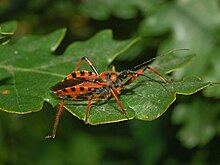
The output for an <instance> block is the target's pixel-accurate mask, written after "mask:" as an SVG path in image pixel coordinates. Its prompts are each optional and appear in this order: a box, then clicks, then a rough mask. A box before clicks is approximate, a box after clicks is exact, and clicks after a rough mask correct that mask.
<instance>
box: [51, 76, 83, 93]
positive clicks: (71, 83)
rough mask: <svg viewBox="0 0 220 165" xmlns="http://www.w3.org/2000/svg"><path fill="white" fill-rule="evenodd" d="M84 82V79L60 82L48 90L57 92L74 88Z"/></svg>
mask: <svg viewBox="0 0 220 165" xmlns="http://www.w3.org/2000/svg"><path fill="white" fill-rule="evenodd" d="M84 81H85V80H84V79H76V78H75V79H69V80H65V81H61V82H59V83H57V84H56V85H54V86H52V87H51V88H50V90H52V91H58V90H61V89H65V88H67V87H71V86H75V85H78V84H81V83H83V82H84Z"/></svg>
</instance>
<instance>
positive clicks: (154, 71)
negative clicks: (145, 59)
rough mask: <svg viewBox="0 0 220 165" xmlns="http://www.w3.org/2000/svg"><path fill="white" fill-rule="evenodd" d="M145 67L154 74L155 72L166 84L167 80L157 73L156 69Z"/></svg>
mask: <svg viewBox="0 0 220 165" xmlns="http://www.w3.org/2000/svg"><path fill="white" fill-rule="evenodd" d="M147 69H149V70H150V71H151V72H153V73H154V74H156V75H157V76H159V77H160V78H161V79H162V80H163V81H164V82H165V83H166V84H167V83H168V80H166V79H165V78H164V77H163V76H162V75H161V74H160V73H158V72H157V71H156V70H154V69H153V68H151V67H149V66H147Z"/></svg>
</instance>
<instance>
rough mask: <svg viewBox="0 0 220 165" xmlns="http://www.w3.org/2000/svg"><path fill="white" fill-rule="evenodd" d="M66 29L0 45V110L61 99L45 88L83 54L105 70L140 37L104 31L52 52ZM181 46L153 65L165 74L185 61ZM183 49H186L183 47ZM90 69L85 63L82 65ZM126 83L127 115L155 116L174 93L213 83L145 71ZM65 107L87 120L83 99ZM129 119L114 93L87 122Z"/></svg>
mask: <svg viewBox="0 0 220 165" xmlns="http://www.w3.org/2000/svg"><path fill="white" fill-rule="evenodd" d="M65 31H66V30H65V29H61V30H57V31H55V32H53V33H50V34H48V35H46V36H28V37H24V38H23V39H21V40H19V41H18V42H17V43H15V44H13V45H2V46H0V52H1V53H2V54H1V57H0V58H1V59H0V61H1V62H0V70H1V72H4V71H6V72H5V74H3V76H2V77H0V80H2V85H1V86H0V95H1V97H0V109H1V110H3V111H6V112H11V113H18V114H24V113H30V112H34V111H39V110H40V109H41V108H42V106H43V101H47V102H49V103H51V104H52V105H56V104H58V103H59V102H60V101H61V100H60V99H58V98H56V96H55V95H54V94H53V93H52V92H51V91H50V90H49V88H50V87H51V86H53V85H54V84H56V83H57V82H59V81H61V80H62V79H63V78H64V77H65V76H66V75H67V74H69V73H71V71H72V70H73V69H74V67H75V66H76V65H77V63H78V62H79V60H80V59H81V58H82V57H83V56H87V57H88V58H89V59H91V61H92V62H93V64H94V66H95V67H96V68H97V70H98V71H99V72H100V73H101V72H103V71H106V70H109V67H108V66H109V65H110V64H111V63H112V62H113V61H114V60H115V59H116V57H117V56H118V55H120V54H121V53H123V52H124V51H125V50H127V49H128V48H129V47H131V46H132V45H133V44H135V43H136V42H137V41H138V40H139V39H140V38H134V39H129V40H124V41H115V40H113V39H112V32H111V31H110V30H104V31H101V32H99V33H97V34H96V35H95V36H94V37H92V38H91V39H89V40H87V41H85V42H75V43H73V44H71V45H70V46H69V47H68V48H67V49H66V51H65V52H64V54H63V55H62V56H54V55H52V52H53V51H54V50H55V49H56V48H57V47H58V45H59V44H60V42H61V40H62V38H63V37H64V34H65ZM181 52H182V51H172V52H169V53H168V54H166V55H163V56H161V57H159V58H157V59H156V60H155V61H154V62H153V63H152V67H153V68H155V69H156V70H158V71H159V72H160V73H161V74H163V75H164V76H165V77H167V79H169V77H168V76H166V75H165V74H166V73H170V72H172V71H174V70H176V69H177V68H179V67H180V66H183V65H185V64H186V63H188V62H189V61H190V60H191V59H192V58H193V57H194V55H191V54H190V52H188V51H186V52H188V53H185V56H180V55H179V53H181ZM184 52H185V51H184ZM81 69H82V70H85V69H87V70H90V67H89V66H87V65H86V64H85V63H83V65H82V66H81V67H80V70H81ZM146 76H147V77H145V76H140V77H139V78H138V79H137V81H135V82H134V83H132V84H131V85H130V86H128V88H126V89H123V90H122V94H121V95H120V96H119V99H120V101H121V103H122V105H123V107H124V108H125V110H126V111H127V112H128V117H129V118H130V119H133V118H136V119H140V120H154V119H156V118H158V117H159V116H160V115H162V114H163V113H164V112H165V111H166V110H167V108H168V107H169V106H170V105H171V103H172V102H173V101H174V100H175V98H176V94H185V95H188V94H192V93H194V92H196V91H199V90H201V89H203V88H205V87H206V86H208V85H211V83H204V82H202V81H200V80H197V79H195V78H188V79H184V80H182V81H178V82H176V81H172V80H170V82H169V83H168V84H165V83H163V82H161V80H160V79H158V76H156V75H155V74H153V73H152V72H150V71H146ZM65 103H66V104H65V107H66V109H67V110H68V111H69V112H70V113H72V114H73V115H75V116H77V117H78V118H79V119H82V120H85V111H86V108H87V101H65ZM122 120H127V118H126V117H125V116H124V115H123V113H122V112H121V109H120V107H119V106H118V104H117V102H116V101H115V99H114V98H110V100H109V101H107V102H106V101H100V102H96V103H93V104H92V106H91V113H90V116H89V123H90V124H93V125H95V124H102V123H111V122H118V121H122Z"/></svg>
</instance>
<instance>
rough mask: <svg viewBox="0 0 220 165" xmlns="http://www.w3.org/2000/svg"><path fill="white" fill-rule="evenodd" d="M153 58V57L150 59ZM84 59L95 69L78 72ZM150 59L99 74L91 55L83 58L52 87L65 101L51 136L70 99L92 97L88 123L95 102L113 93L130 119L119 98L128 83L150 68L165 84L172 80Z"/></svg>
mask: <svg viewBox="0 0 220 165" xmlns="http://www.w3.org/2000/svg"><path fill="white" fill-rule="evenodd" d="M154 59H155V58H154ZM152 60H153V59H151V60H149V61H152ZM83 61H86V63H87V64H88V65H89V66H90V68H91V69H92V72H91V71H77V70H78V68H79V67H80V65H81V64H82V62H83ZM149 61H146V62H144V63H142V64H140V65H138V66H135V67H134V68H132V69H129V70H124V71H121V72H116V71H115V67H111V69H110V71H106V72H102V73H101V74H99V72H98V71H97V70H96V68H95V67H94V66H93V64H92V62H91V61H90V60H89V59H88V58H87V57H83V58H82V59H81V60H80V61H79V63H78V65H77V66H76V68H75V69H74V70H73V72H72V73H71V74H69V75H67V76H66V77H65V78H64V79H63V80H62V81H61V82H59V83H57V84H56V85H54V86H52V87H51V88H50V89H51V90H52V91H53V93H54V94H55V95H56V96H57V97H59V98H61V99H62V102H61V103H60V107H59V110H58V113H57V116H56V120H55V123H54V127H53V131H52V135H51V136H47V138H55V135H56V129H57V126H58V122H59V118H60V115H61V112H62V109H63V106H64V100H66V99H68V100H79V99H82V100H88V106H87V110H86V115H85V123H87V122H88V118H89V112H90V109H91V101H92V100H96V101H97V100H101V99H105V100H108V99H109V98H110V96H113V97H114V98H115V100H116V102H117V103H118V106H119V107H120V109H121V110H122V112H123V114H124V115H125V117H126V118H127V119H128V116H127V112H126V111H125V110H124V108H123V106H122V104H121V102H120V100H119V98H118V95H120V94H121V89H122V88H125V87H126V86H127V85H129V84H131V83H132V82H133V81H134V80H135V79H137V78H138V77H139V76H143V72H144V71H145V70H146V69H148V70H150V71H151V72H153V73H154V74H156V75H157V76H159V77H160V78H161V79H162V80H163V81H164V82H165V83H167V82H168V81H167V80H166V79H165V78H164V77H163V76H162V75H161V74H160V73H158V72H157V71H156V70H154V69H153V68H151V67H149V66H147V65H146V64H147V63H148V62H149ZM124 81H125V82H124Z"/></svg>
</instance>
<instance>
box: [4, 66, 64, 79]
mask: <svg viewBox="0 0 220 165" xmlns="http://www.w3.org/2000/svg"><path fill="white" fill-rule="evenodd" d="M0 68H3V69H5V70H8V71H9V72H11V73H13V72H14V71H20V72H31V73H39V74H44V75H50V76H56V77H62V78H63V77H65V75H63V74H58V73H53V72H47V71H42V70H38V69H33V68H20V67H14V66H12V65H0Z"/></svg>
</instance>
